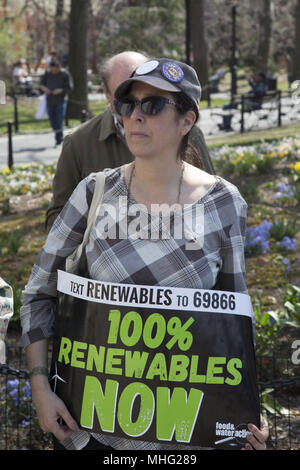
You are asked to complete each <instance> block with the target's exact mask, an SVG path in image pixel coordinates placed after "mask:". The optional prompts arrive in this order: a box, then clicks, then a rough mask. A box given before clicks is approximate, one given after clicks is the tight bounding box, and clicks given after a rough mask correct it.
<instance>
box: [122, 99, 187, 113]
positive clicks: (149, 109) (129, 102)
mask: <svg viewBox="0 0 300 470" xmlns="http://www.w3.org/2000/svg"><path fill="white" fill-rule="evenodd" d="M166 104H171V105H173V106H176V107H178V105H177V103H175V102H174V101H171V100H169V99H168V98H164V97H163V96H147V97H146V98H143V99H142V100H140V101H139V100H134V99H133V98H122V99H119V100H114V105H115V110H116V112H117V113H118V114H119V115H120V116H122V117H128V116H131V114H132V113H133V111H134V109H135V108H136V106H137V105H139V106H140V109H141V111H142V113H143V114H146V115H147V116H155V115H156V114H158V113H160V112H161V111H162V110H163V108H164V107H165V105H166Z"/></svg>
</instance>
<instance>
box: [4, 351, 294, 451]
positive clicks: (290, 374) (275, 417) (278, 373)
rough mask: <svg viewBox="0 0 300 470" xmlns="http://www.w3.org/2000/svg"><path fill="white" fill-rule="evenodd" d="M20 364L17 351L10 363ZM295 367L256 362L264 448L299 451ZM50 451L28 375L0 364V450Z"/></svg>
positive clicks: (273, 361)
mask: <svg viewBox="0 0 300 470" xmlns="http://www.w3.org/2000/svg"><path fill="white" fill-rule="evenodd" d="M17 355H19V358H18V361H19V363H20V365H21V366H22V364H23V362H24V358H23V354H22V350H21V348H19V351H18V353H16V352H14V361H13V362H14V363H16V361H17V359H16V358H17ZM298 369H299V366H295V365H294V364H292V363H291V360H290V359H286V358H282V357H276V356H270V357H269V356H262V357H260V358H257V373H258V386H259V391H260V397H261V410H262V413H263V414H264V415H265V417H266V419H267V422H268V426H269V429H270V437H269V439H268V441H267V448H268V449H270V450H300V375H296V373H295V372H296V370H298ZM19 449H24V450H51V449H52V439H51V436H50V435H49V434H47V433H44V432H43V431H42V430H41V429H40V427H39V424H38V420H37V416H36V413H35V409H34V405H33V403H32V399H31V390H30V386H29V373H28V371H27V370H26V369H24V368H19V369H18V368H15V366H14V367H10V366H9V365H7V364H0V450H19Z"/></svg>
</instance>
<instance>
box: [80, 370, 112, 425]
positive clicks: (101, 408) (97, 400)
mask: <svg viewBox="0 0 300 470" xmlns="http://www.w3.org/2000/svg"><path fill="white" fill-rule="evenodd" d="M118 386H119V384H118V382H116V381H115V380H106V383H105V392H104V393H103V390H102V387H101V383H100V380H98V379H97V378H96V377H92V376H90V375H87V376H86V378H85V384H84V390H83V397H82V407H81V415H80V424H81V426H82V427H84V428H88V429H92V428H93V422H94V413H95V410H96V413H97V417H98V421H99V424H100V427H101V429H102V430H103V431H107V432H114V427H115V407H116V399H117V393H118Z"/></svg>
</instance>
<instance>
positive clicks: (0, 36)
mask: <svg viewBox="0 0 300 470" xmlns="http://www.w3.org/2000/svg"><path fill="white" fill-rule="evenodd" d="M27 42H28V39H27V38H26V36H24V35H23V34H22V33H21V32H18V31H16V30H12V29H11V28H10V23H9V22H6V21H5V20H4V19H3V18H0V76H1V77H2V78H5V77H6V78H8V77H11V74H12V67H13V63H14V62H15V61H16V60H17V59H20V57H25V53H26V44H27ZM16 44H18V47H16Z"/></svg>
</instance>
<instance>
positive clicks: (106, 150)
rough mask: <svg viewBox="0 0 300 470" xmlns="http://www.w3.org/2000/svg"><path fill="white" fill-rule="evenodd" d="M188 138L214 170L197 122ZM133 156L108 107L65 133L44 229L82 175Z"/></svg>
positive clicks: (51, 222)
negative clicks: (67, 133) (68, 132)
mask: <svg viewBox="0 0 300 470" xmlns="http://www.w3.org/2000/svg"><path fill="white" fill-rule="evenodd" d="M190 140H191V142H192V143H193V145H194V146H195V147H196V148H197V150H198V152H199V153H200V155H201V159H202V163H203V169H204V170H205V171H207V172H208V173H211V174H213V173H214V169H213V166H212V162H211V159H210V156H209V152H208V150H207V147H206V144H205V141H204V137H203V134H202V132H201V130H200V129H199V128H198V127H197V126H194V128H193V129H192V131H191V133H190ZM133 159H134V157H133V155H132V154H131V152H130V150H129V149H128V147H127V145H126V143H125V142H124V140H123V139H122V137H121V136H120V135H119V133H118V131H117V129H116V127H115V124H114V119H113V115H112V113H111V111H110V109H109V108H107V109H106V111H104V113H103V114H100V115H98V116H95V117H94V118H92V119H90V120H89V121H87V122H86V123H84V124H82V125H81V126H79V127H77V128H76V129H75V130H74V131H73V132H71V133H70V134H69V135H66V137H65V138H64V142H63V148H62V152H61V155H60V157H59V159H58V162H57V169H56V173H55V176H54V180H53V196H52V200H51V202H50V205H49V208H48V210H47V214H46V229H47V230H50V228H51V226H52V224H53V222H54V220H55V218H56V217H57V215H58V214H59V213H60V211H61V210H62V208H63V207H64V205H65V203H66V202H67V200H68V199H69V197H70V196H71V194H72V192H73V191H74V189H75V188H76V186H77V185H78V183H79V182H80V181H81V180H82V179H83V178H85V177H86V176H88V175H89V174H90V173H93V172H98V171H101V170H103V169H104V168H117V167H119V166H121V165H124V164H125V163H129V162H131V161H132V160H133Z"/></svg>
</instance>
